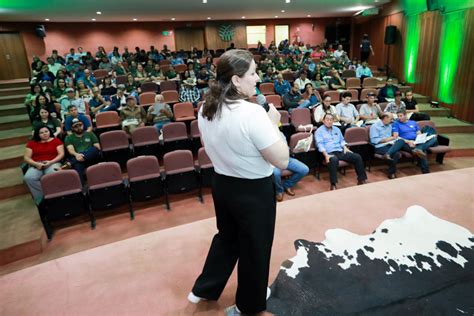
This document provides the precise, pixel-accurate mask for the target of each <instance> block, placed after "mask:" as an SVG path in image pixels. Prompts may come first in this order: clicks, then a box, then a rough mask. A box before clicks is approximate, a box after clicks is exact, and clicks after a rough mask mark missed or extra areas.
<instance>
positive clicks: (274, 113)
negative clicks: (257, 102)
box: [267, 103, 281, 127]
mask: <svg viewBox="0 0 474 316" xmlns="http://www.w3.org/2000/svg"><path fill="white" fill-rule="evenodd" d="M267 114H268V117H269V118H270V121H271V122H272V123H273V124H274V125H275V126H277V127H278V125H280V117H281V114H280V112H278V110H277V109H276V108H275V106H274V105H273V103H270V104H269V110H268V113H267Z"/></svg>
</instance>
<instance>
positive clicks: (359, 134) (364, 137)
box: [344, 127, 369, 144]
mask: <svg viewBox="0 0 474 316" xmlns="http://www.w3.org/2000/svg"><path fill="white" fill-rule="evenodd" d="M344 139H345V140H346V142H347V143H348V144H352V143H357V142H368V141H369V134H368V133H367V130H366V129H365V127H351V128H348V129H346V132H345V134H344Z"/></svg>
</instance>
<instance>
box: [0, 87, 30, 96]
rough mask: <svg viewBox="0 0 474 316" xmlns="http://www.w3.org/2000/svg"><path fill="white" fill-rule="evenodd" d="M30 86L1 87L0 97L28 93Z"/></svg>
mask: <svg viewBox="0 0 474 316" xmlns="http://www.w3.org/2000/svg"><path fill="white" fill-rule="evenodd" d="M30 90H31V89H30V87H29V86H24V87H15V88H0V97H5V96H11V95H19V94H23V95H27V94H28V92H30Z"/></svg>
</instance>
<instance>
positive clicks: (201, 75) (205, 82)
mask: <svg viewBox="0 0 474 316" xmlns="http://www.w3.org/2000/svg"><path fill="white" fill-rule="evenodd" d="M209 79H210V77H209V73H208V72H207V68H206V67H201V69H200V70H199V72H198V74H197V76H196V80H197V88H198V89H199V91H201V92H202V93H206V92H207V90H208V89H209Z"/></svg>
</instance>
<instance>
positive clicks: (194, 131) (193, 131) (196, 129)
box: [191, 120, 201, 138]
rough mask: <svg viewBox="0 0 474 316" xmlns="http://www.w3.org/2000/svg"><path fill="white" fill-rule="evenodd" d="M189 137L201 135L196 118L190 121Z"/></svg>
mask: <svg viewBox="0 0 474 316" xmlns="http://www.w3.org/2000/svg"><path fill="white" fill-rule="evenodd" d="M191 137H192V138H197V137H201V132H200V131H199V125H198V120H194V121H192V122H191Z"/></svg>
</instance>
